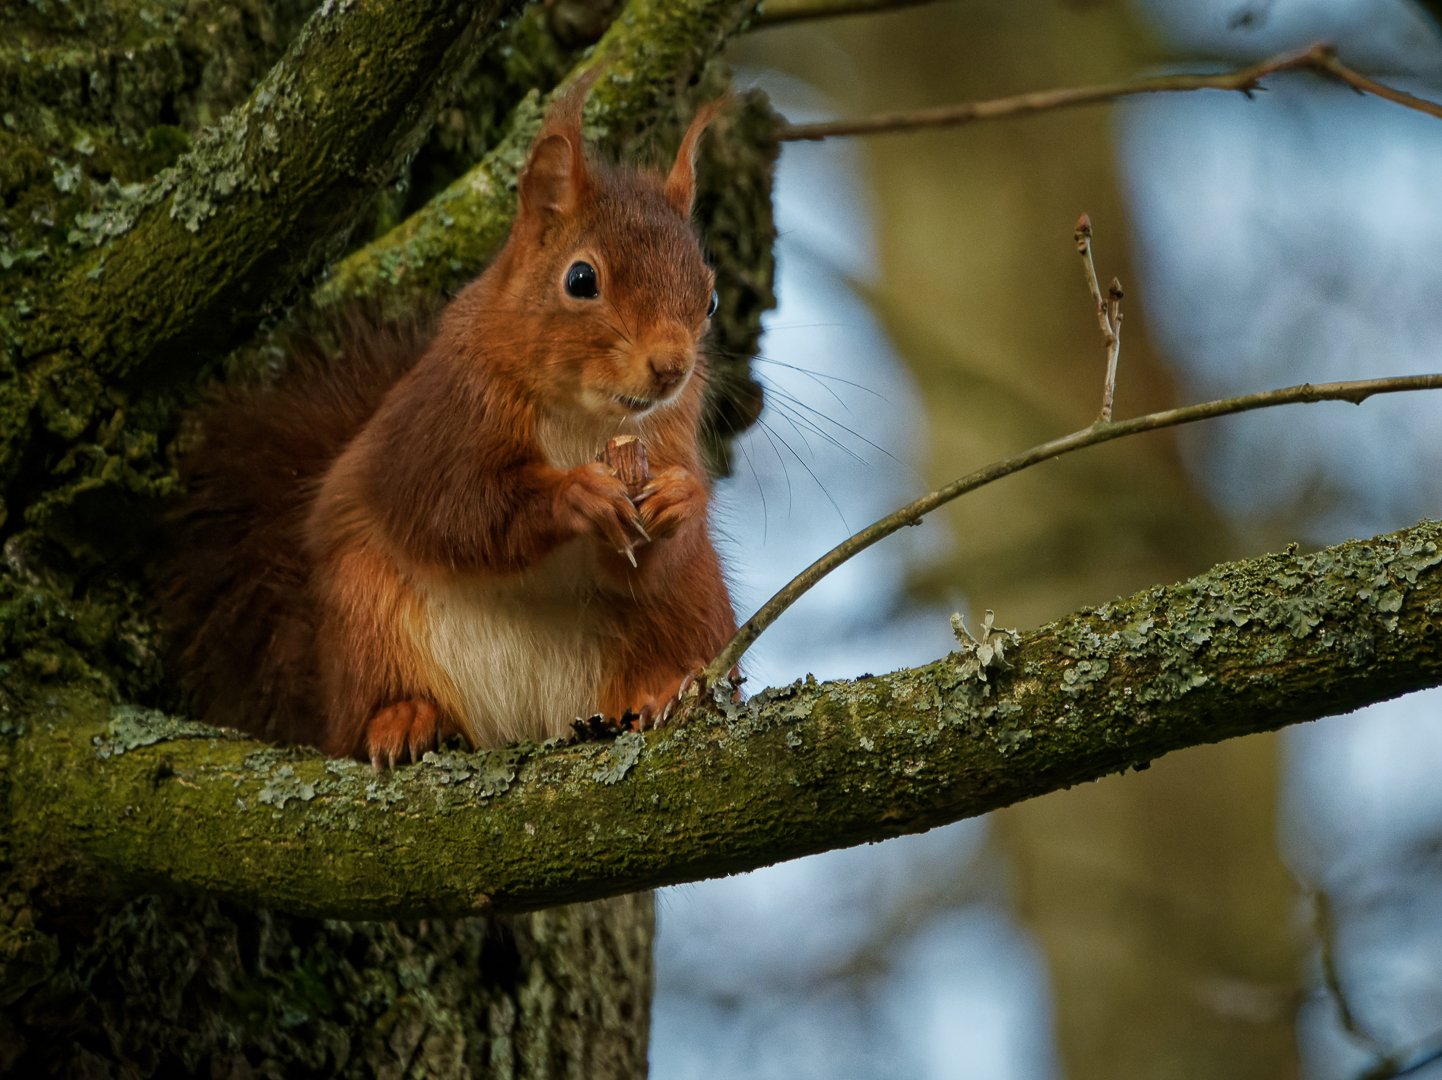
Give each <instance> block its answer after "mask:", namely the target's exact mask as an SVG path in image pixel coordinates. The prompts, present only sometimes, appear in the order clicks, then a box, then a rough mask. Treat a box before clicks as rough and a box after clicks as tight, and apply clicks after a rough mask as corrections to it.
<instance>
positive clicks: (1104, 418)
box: [1073, 214, 1122, 424]
mask: <svg viewBox="0 0 1442 1080" xmlns="http://www.w3.org/2000/svg"><path fill="white" fill-rule="evenodd" d="M1073 236H1074V237H1075V238H1076V249H1077V254H1079V255H1080V256H1081V259H1082V273H1083V274H1084V275H1085V276H1086V280H1087V288H1088V289H1090V290H1091V294H1092V306H1093V307H1095V308H1096V312H1097V325H1098V326H1100V327H1101V331H1102V340H1103V341H1104V342H1105V343H1106V350H1107V373H1106V377H1105V378H1104V379H1103V381H1102V407H1101V412H1099V413H1098V414H1097V423H1099V424H1105V423H1107V422H1108V421H1110V420H1111V418H1112V402H1113V401H1114V400H1115V398H1116V392H1117V361H1118V359H1119V358H1120V356H1121V351H1122V311H1121V306H1122V283H1121V282H1120V281H1118V280H1117V279H1116V278H1112V280H1111V284H1110V285H1108V286H1107V295H1106V296H1105V297H1103V296H1102V287H1101V283H1100V282H1099V281H1097V268H1096V264H1095V263H1093V262H1092V219H1091V217H1090V216H1089V215H1087V214H1083V215H1082V216H1081V217H1079V218H1077V221H1076V231H1075V232H1074V233H1073Z"/></svg>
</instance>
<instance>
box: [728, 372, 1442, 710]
mask: <svg viewBox="0 0 1442 1080" xmlns="http://www.w3.org/2000/svg"><path fill="white" fill-rule="evenodd" d="M1438 389H1442V375H1406V376H1400V377H1397V378H1391V379H1359V380H1356V381H1354V382H1334V383H1316V384H1313V383H1302V384H1301V385H1300V386H1288V387H1284V388H1282V389H1279V390H1264V391H1262V392H1260V393H1256V394H1247V395H1245V396H1243V397H1234V398H1224V399H1222V400H1220V401H1208V402H1203V403H1201V404H1198V405H1187V406H1184V407H1183V408H1180V409H1167V410H1165V411H1163V412H1155V413H1148V414H1147V415H1146V416H1138V417H1134V418H1132V419H1130V420H1121V421H1117V422H1116V423H1096V424H1093V425H1092V426H1091V427H1087V428H1082V429H1081V430H1080V431H1074V432H1072V433H1071V434H1070V435H1065V436H1063V437H1062V438H1060V439H1053V440H1052V441H1051V442H1046V443H1041V444H1040V445H1038V446H1033V447H1032V448H1031V449H1030V450H1025V451H1023V452H1022V453H1020V454H1016V455H1014V456H1012V457H1009V458H1005V459H1003V460H1001V461H995V462H992V463H991V464H990V465H987V466H985V467H983V468H980V469H978V470H976V471H975V472H972V473H968V474H967V475H966V476H963V477H961V478H960V479H958V480H953V481H952V482H951V483H949V484H947V485H946V486H945V487H941V488H938V489H937V490H935V491H933V492H931V493H930V494H927V495H923V496H921V498H919V499H916V500H915V501H914V502H911V503H908V504H907V505H906V506H903V507H902V508H901V509H900V510H897V511H895V512H894V513H891V514H888V515H886V516H885V517H884V518H881V519H879V520H877V521H875V522H873V523H872V524H870V525H868V526H867V527H866V528H864V529H862V530H861V531H860V532H858V533H856V534H854V535H853V536H850V537H848V538H847V539H845V540H843V541H842V542H841V543H839V544H837V545H836V546H835V547H834V548H832V549H831V550H830V551H828V552H827V553H826V554H825V555H823V556H821V558H819V559H817V560H816V561H815V562H813V563H812V564H811V565H810V566H808V567H807V568H806V569H805V570H803V571H801V573H799V574H797V575H796V576H795V577H794V578H792V579H791V580H790V581H789V582H788V583H787V584H786V585H785V586H784V587H783V588H782V589H781V590H780V591H779V592H777V593H776V595H775V596H773V597H772V598H771V599H770V600H768V601H766V603H764V604H762V605H761V607H760V608H759V609H758V610H757V611H756V613H755V614H754V615H752V616H751V618H749V619H747V620H746V621H745V622H744V623H743V624H742V625H741V628H740V629H739V630H737V631H736V636H735V637H733V638H732V639H731V640H730V641H729V642H727V644H726V647H725V648H724V649H722V650H721V652H720V654H719V655H718V656H717V657H716V659H714V660H712V661H711V663H710V664H709V665H707V667H706V669H705V670H704V671H703V672H702V673H701V675H700V679H699V681H700V682H701V683H702V684H703V685H705V686H713V685H716V684H718V683H721V682H723V681H724V680H725V679H727V678H728V676H729V673H730V671H731V670H732V669H733V668H734V667H735V666H736V664H737V662H738V661H739V660H740V659H741V656H742V654H743V653H745V652H746V650H747V649H749V648H750V647H751V645H752V643H753V642H755V640H756V639H757V638H758V637H760V636H761V634H762V633H763V632H764V631H765V630H766V629H767V627H769V626H770V625H771V624H772V623H773V622H775V621H776V620H777V618H779V617H780V615H781V613H782V612H784V611H785V610H786V609H787V608H789V607H790V606H791V605H792V604H794V603H795V602H796V601H797V600H798V599H800V597H801V595H802V594H803V593H804V592H806V591H807V590H808V589H810V588H811V587H812V586H813V585H815V584H816V583H817V582H818V581H820V580H821V579H822V578H823V577H825V576H826V575H827V574H829V573H831V571H833V570H835V569H836V568H837V567H838V566H840V565H841V564H842V563H844V562H846V561H847V560H848V559H850V558H852V556H854V555H859V554H860V553H861V552H863V551H865V550H866V549H867V548H869V547H870V546H871V545H872V544H875V543H877V542H878V541H880V540H884V539H885V538H886V537H888V536H890V535H891V534H892V533H894V532H897V531H898V530H900V529H903V528H905V527H906V526H908V525H917V524H920V522H921V519H922V518H923V517H925V516H926V515H927V514H929V513H931V511H933V510H935V509H936V508H937V507H939V506H944V505H945V504H946V503H949V502H951V500H953V499H955V498H957V497H958V496H961V495H965V494H966V493H967V492H969V491H975V490H976V489H977V488H980V487H985V486H986V485H987V484H990V483H993V482H994V481H997V480H1000V479H1001V478H1002V477H1004V476H1010V475H1011V474H1012V473H1015V472H1021V471H1022V470H1023V469H1028V468H1030V467H1031V466H1033V465H1036V464H1039V463H1040V462H1043V461H1049V460H1051V459H1052V458H1056V457H1061V456H1062V455H1063V454H1070V453H1072V452H1073V451H1076V450H1081V449H1083V448H1085V447H1088V446H1096V445H1098V444H1100V443H1104V442H1111V441H1112V440H1113V439H1120V438H1124V437H1125V436H1128V435H1136V434H1139V433H1141V432H1143V431H1158V430H1160V429H1162V428H1169V427H1178V426H1180V425H1182V424H1193V423H1196V422H1197V421H1199V420H1211V419H1214V418H1215V417H1218V416H1231V415H1232V414H1234V413H1242V412H1251V411H1252V410H1254V409H1267V408H1272V407H1273V406H1277V405H1293V404H1298V403H1310V402H1315V401H1350V402H1352V403H1353V404H1354V405H1360V404H1361V403H1362V402H1363V401H1365V400H1366V399H1367V398H1369V397H1371V396H1372V395H1373V394H1395V393H1401V392H1404V391H1410V390H1438Z"/></svg>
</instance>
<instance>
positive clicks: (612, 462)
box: [597, 435, 651, 499]
mask: <svg viewBox="0 0 1442 1080" xmlns="http://www.w3.org/2000/svg"><path fill="white" fill-rule="evenodd" d="M597 460H598V461H600V462H602V463H603V464H605V465H606V467H607V468H609V469H610V470H611V472H612V473H614V474H615V476H616V478H617V479H619V480H620V481H621V482H622V483H623V484H625V485H626V493H627V494H628V495H630V496H631V498H633V499H634V498H636V496H638V495H640V494H641V492H642V490H643V489H644V488H645V487H646V485H647V484H649V483H650V482H651V465H650V463H649V462H648V461H647V460H646V444H645V443H643V442H642V441H641V440H640V439H638V438H637V437H636V436H634V435H617V436H616V437H615V438H614V439H612V440H611V441H610V442H608V443H607V444H606V449H605V450H603V451H601V456H600V457H599V458H597Z"/></svg>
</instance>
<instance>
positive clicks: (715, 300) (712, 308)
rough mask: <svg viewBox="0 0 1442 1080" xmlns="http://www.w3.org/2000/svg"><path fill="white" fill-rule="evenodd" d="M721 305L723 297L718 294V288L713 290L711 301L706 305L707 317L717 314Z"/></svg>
mask: <svg viewBox="0 0 1442 1080" xmlns="http://www.w3.org/2000/svg"><path fill="white" fill-rule="evenodd" d="M720 306H721V298H720V297H719V296H717V295H716V290H715V289H712V290H711V302H710V303H709V304H707V305H706V318H708V319H709V318H710V317H711V316H712V315H715V314H716V309H717V308H718V307H720Z"/></svg>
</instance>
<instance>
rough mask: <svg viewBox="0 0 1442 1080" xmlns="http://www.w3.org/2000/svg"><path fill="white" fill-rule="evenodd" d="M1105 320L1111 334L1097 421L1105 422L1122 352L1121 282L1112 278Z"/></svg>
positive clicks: (1112, 396) (1110, 411)
mask: <svg viewBox="0 0 1442 1080" xmlns="http://www.w3.org/2000/svg"><path fill="white" fill-rule="evenodd" d="M1107 321H1108V322H1109V323H1111V327H1112V336H1111V340H1109V341H1108V342H1107V374H1106V380H1105V381H1104V382H1103V383H1102V410H1101V412H1100V413H1099V414H1098V416H1097V422H1098V423H1101V424H1106V423H1109V422H1110V421H1111V418H1112V401H1113V399H1115V398H1116V393H1117V361H1118V360H1119V359H1120V358H1121V353H1122V283H1121V282H1120V281H1118V280H1117V279H1116V278H1112V280H1111V284H1109V285H1108V286H1107Z"/></svg>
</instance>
